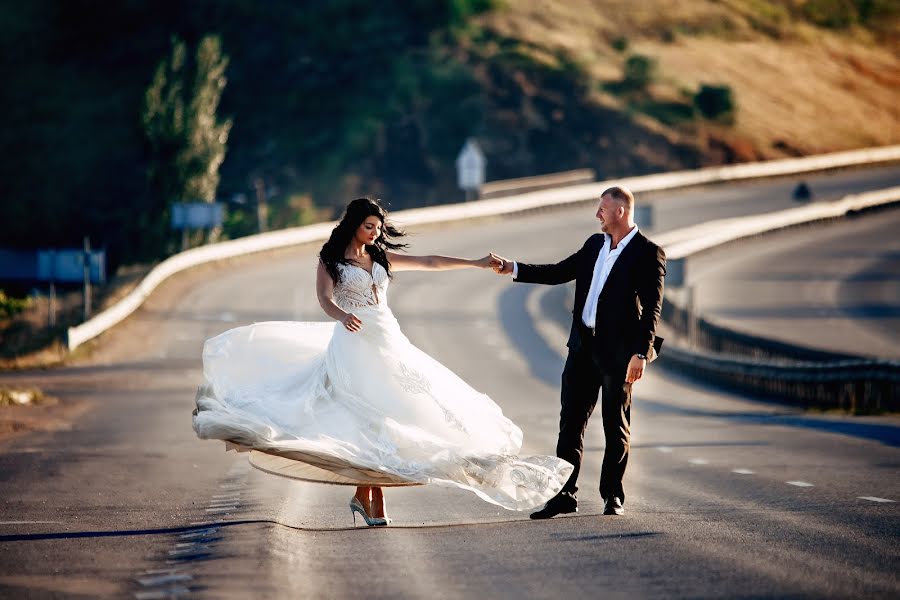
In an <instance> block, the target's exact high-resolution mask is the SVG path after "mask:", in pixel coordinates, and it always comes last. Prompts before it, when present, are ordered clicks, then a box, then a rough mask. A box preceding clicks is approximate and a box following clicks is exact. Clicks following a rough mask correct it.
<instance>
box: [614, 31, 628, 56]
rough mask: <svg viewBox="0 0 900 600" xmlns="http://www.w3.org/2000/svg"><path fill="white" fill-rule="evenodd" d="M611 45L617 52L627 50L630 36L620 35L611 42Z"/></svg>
mask: <svg viewBox="0 0 900 600" xmlns="http://www.w3.org/2000/svg"><path fill="white" fill-rule="evenodd" d="M610 46H612V47H613V50H615V51H616V52H625V51H626V50H628V38H627V37H625V36H624V35H623V36H619V37H617V38H616V39H614V40H613V41H612V43H610Z"/></svg>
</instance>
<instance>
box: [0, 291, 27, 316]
mask: <svg viewBox="0 0 900 600" xmlns="http://www.w3.org/2000/svg"><path fill="white" fill-rule="evenodd" d="M30 304H31V299H30V298H10V297H9V296H7V295H6V293H5V292H4V291H3V290H0V319H6V318H9V317H12V316H15V315H17V314H19V313H20V312H22V311H23V310H25V309H26V308H28V306H29V305H30Z"/></svg>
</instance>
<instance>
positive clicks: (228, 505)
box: [207, 502, 241, 508]
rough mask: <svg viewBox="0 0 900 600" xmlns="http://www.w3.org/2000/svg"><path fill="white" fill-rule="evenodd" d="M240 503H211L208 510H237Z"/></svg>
mask: <svg viewBox="0 0 900 600" xmlns="http://www.w3.org/2000/svg"><path fill="white" fill-rule="evenodd" d="M240 505H241V503H240V502H210V503H209V505H208V506H207V508H237V507H238V506H240Z"/></svg>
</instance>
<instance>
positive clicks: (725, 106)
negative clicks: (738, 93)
mask: <svg viewBox="0 0 900 600" xmlns="http://www.w3.org/2000/svg"><path fill="white" fill-rule="evenodd" d="M694 106H696V107H697V110H699V111H700V114H702V115H703V116H704V117H706V118H707V119H720V120H727V121H730V120H732V119H733V117H734V110H735V104H734V93H733V92H732V91H731V87H730V86H727V85H707V84H703V85H701V86H700V89H699V90H698V91H697V93H696V94H695V95H694Z"/></svg>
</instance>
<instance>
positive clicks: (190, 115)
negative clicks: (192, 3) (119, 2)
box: [141, 35, 232, 245]
mask: <svg viewBox="0 0 900 600" xmlns="http://www.w3.org/2000/svg"><path fill="white" fill-rule="evenodd" d="M227 66H228V58H227V57H226V56H224V55H223V54H222V44H221V40H220V39H219V37H218V36H212V35H207V36H205V37H203V39H202V40H201V41H200V43H199V44H198V46H197V51H196V54H195V60H194V62H193V64H188V61H187V45H186V44H185V42H184V41H182V40H180V39H178V38H173V40H172V53H171V55H170V57H169V58H168V59H164V60H163V61H162V62H160V64H159V66H158V67H157V69H156V74H155V75H154V77H153V81H152V83H151V84H150V87H149V88H147V91H146V93H145V94H144V108H143V114H142V125H143V130H144V136H145V139H146V141H147V144H148V148H149V154H150V157H149V158H150V164H149V167H148V177H149V188H150V202H149V203H148V207H147V210H146V213H145V214H144V215H141V217H142V224H143V225H144V226H145V227H146V228H148V229H150V230H151V232H155V233H156V237H157V238H158V239H159V241H161V242H163V245H165V242H166V241H167V240H168V238H169V237H170V236H169V235H168V233H167V228H168V216H169V206H170V204H171V203H172V202H190V201H205V202H213V201H214V200H215V198H216V189H217V188H218V186H219V167H220V166H221V165H222V161H223V160H224V159H225V152H226V150H227V142H228V134H229V132H230V131H231V125H232V122H231V120H230V119H226V120H224V121H219V119H218V116H217V112H218V109H219V102H220V100H221V98H222V92H223V90H224V89H225V84H226V82H227V80H226V78H225V69H226V68H227ZM191 76H192V77H193V84H192V85H189V84H188V80H189V79H191ZM148 233H150V232H148Z"/></svg>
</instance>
